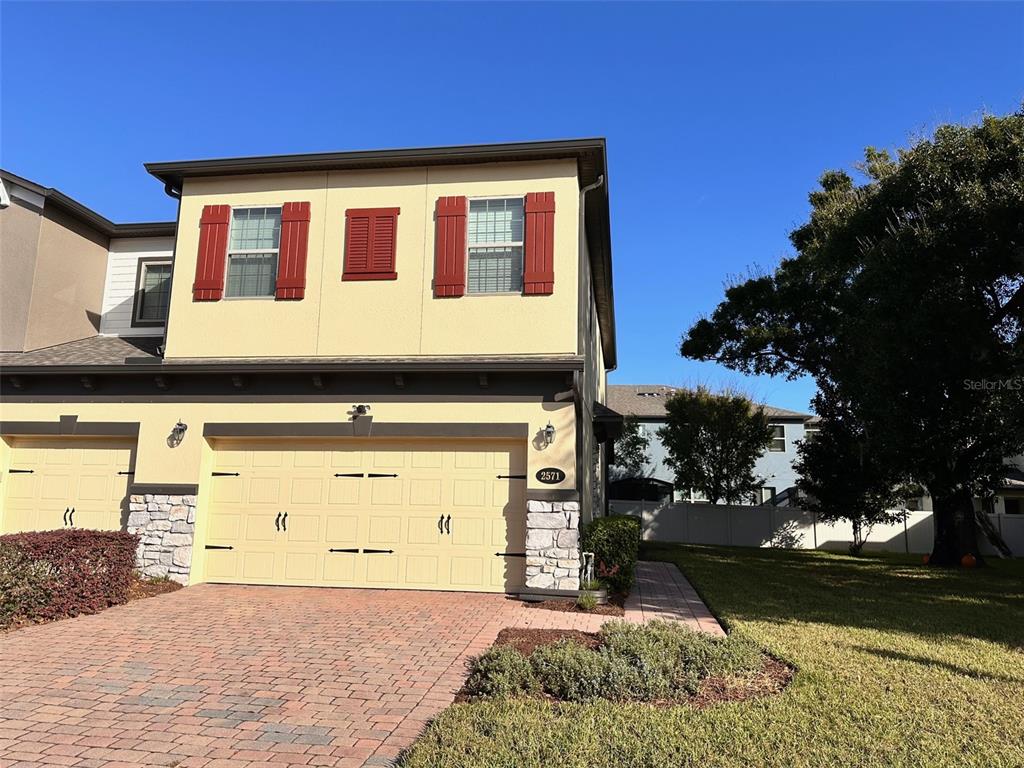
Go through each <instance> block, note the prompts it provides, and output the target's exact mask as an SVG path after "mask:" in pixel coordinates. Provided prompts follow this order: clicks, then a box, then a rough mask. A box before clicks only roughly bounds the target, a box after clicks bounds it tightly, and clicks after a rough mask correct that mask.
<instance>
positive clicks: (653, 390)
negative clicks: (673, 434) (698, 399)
mask: <svg viewBox="0 0 1024 768" xmlns="http://www.w3.org/2000/svg"><path fill="white" fill-rule="evenodd" d="M680 389H681V387H670V386H668V385H666V384H609V385H608V407H609V408H611V409H613V410H615V411H618V412H619V413H621V414H624V415H626V416H635V417H637V418H641V419H643V418H646V419H658V418H664V417H665V400H667V399H668V398H669V397H671V396H672V394H673V393H675V392H677V391H678V390H680ZM763 407H764V411H765V414H766V415H767V416H768V418H771V419H794V420H801V421H806V420H807V419H811V418H813V417H812V415H811V414H809V413H800V412H799V411H790V410H787V409H786V408H776V407H775V406H774V405H765V406H763Z"/></svg>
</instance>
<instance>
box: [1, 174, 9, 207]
mask: <svg viewBox="0 0 1024 768" xmlns="http://www.w3.org/2000/svg"><path fill="white" fill-rule="evenodd" d="M10 204H11V196H10V195H8V194H7V187H6V186H5V185H4V180H3V179H0V208H6V207H7V206H9V205H10Z"/></svg>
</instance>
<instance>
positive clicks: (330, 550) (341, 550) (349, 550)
mask: <svg viewBox="0 0 1024 768" xmlns="http://www.w3.org/2000/svg"><path fill="white" fill-rule="evenodd" d="M327 551H328V552H352V553H357V552H359V548H358V547H356V548H355V549H328V550H327Z"/></svg>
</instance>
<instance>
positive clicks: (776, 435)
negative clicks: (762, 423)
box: [768, 424, 786, 453]
mask: <svg viewBox="0 0 1024 768" xmlns="http://www.w3.org/2000/svg"><path fill="white" fill-rule="evenodd" d="M768 450H769V451H772V452H774V453H784V452H785V450H786V428H785V427H784V426H783V425H782V424H772V441H771V443H770V444H769V446H768Z"/></svg>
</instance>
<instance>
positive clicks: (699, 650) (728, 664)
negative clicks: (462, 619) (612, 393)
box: [460, 620, 791, 706]
mask: <svg viewBox="0 0 1024 768" xmlns="http://www.w3.org/2000/svg"><path fill="white" fill-rule="evenodd" d="M790 678H791V674H790V673H789V668H788V667H786V665H785V664H782V663H781V662H779V661H776V660H771V659H768V657H766V656H765V654H764V653H763V652H762V651H761V649H760V648H758V647H757V646H756V645H755V644H754V643H752V642H750V641H748V640H745V639H743V638H741V637H727V638H719V637H712V636H711V635H707V634H705V633H702V632H696V631H694V630H692V629H690V628H688V627H686V626H684V625H682V624H679V623H676V622H669V621H653V622H650V623H648V624H635V623H629V622H625V621H618V620H613V621H609V622H607V623H606V624H604V625H603V626H602V627H601V629H600V631H598V632H596V633H586V632H579V631H571V630H531V629H506V630H503V631H502V632H501V633H500V634H499V635H498V638H497V639H496V641H495V643H494V645H493V646H492V647H491V648H490V649H488V650H487V651H486V652H484V653H483V654H481V655H480V656H478V657H477V658H475V659H474V660H473V661H472V662H471V665H470V675H469V678H468V679H467V681H466V685H465V687H464V689H463V691H462V692H461V695H460V700H463V701H466V700H472V699H473V698H509V697H516V696H528V697H541V698H545V699H548V700H550V701H589V700H594V699H608V700H612V701H638V702H646V703H650V704H656V705H660V706H670V705H674V704H680V703H691V704H692V703H696V704H698V705H700V706H708V705H709V704H713V703H715V702H717V701H741V700H743V699H746V698H752V697H755V696H764V695H768V694H771V693H777V692H778V691H780V690H781V689H782V688H784V687H785V685H786V683H788V682H789V679H790Z"/></svg>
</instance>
